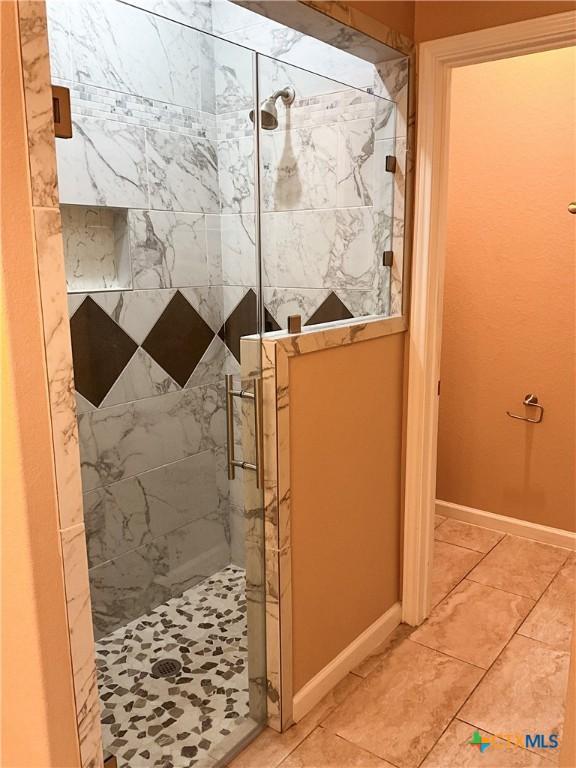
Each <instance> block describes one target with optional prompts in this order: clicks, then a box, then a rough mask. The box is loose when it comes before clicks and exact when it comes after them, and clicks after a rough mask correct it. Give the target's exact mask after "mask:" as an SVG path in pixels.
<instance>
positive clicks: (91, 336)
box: [70, 296, 138, 405]
mask: <svg viewBox="0 0 576 768" xmlns="http://www.w3.org/2000/svg"><path fill="white" fill-rule="evenodd" d="M70 334H71V337H72V358H73V361H74V383H75V387H76V390H77V391H78V392H79V393H80V394H81V395H82V396H83V397H85V398H86V399H87V400H89V401H90V402H91V403H92V405H100V403H101V402H102V400H103V399H104V398H105V397H106V395H107V394H108V392H109V390H110V388H111V387H112V385H113V384H114V382H115V381H116V379H117V378H118V376H119V375H120V374H121V373H122V371H123V370H124V368H125V367H126V365H127V364H128V361H129V360H130V358H131V357H132V355H133V354H134V352H135V351H136V350H137V348H138V344H136V342H135V341H134V340H133V339H131V338H130V336H128V334H127V333H126V332H125V331H123V330H122V328H120V326H119V325H118V324H117V323H115V322H114V320H112V318H111V317H110V316H109V315H107V314H106V312H104V310H103V309H101V308H100V307H99V306H98V304H96V302H95V301H94V300H93V299H92V298H91V297H90V296H87V297H86V298H85V299H84V301H83V302H82V304H81V305H80V306H79V307H78V309H77V310H76V312H74V314H73V315H72V317H71V319H70Z"/></svg>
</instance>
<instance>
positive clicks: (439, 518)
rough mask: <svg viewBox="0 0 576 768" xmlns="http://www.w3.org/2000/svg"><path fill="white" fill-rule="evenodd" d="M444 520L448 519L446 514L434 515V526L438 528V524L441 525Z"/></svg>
mask: <svg viewBox="0 0 576 768" xmlns="http://www.w3.org/2000/svg"><path fill="white" fill-rule="evenodd" d="M444 520H446V518H445V517H444V515H434V527H435V528H438V526H439V525H441V523H443V522H444Z"/></svg>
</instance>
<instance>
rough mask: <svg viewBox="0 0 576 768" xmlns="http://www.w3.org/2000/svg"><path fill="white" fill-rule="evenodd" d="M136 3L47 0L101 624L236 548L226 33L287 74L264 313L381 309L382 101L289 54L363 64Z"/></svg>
mask: <svg viewBox="0 0 576 768" xmlns="http://www.w3.org/2000/svg"><path fill="white" fill-rule="evenodd" d="M134 5H136V3H135V4H134ZM137 5H138V6H139V7H133V6H132V5H127V4H124V3H120V2H117V1H116V0H106V1H105V2H101V1H100V0H79V1H78V2H75V3H69V2H66V0H48V23H49V37H50V56H51V66H52V75H53V81H54V82H59V83H61V84H63V85H66V86H67V87H69V88H70V90H71V96H72V114H73V122H74V137H73V139H71V140H65V141H58V142H57V153H58V175H59V189H60V200H61V203H62V204H63V207H62V213H63V222H64V238H65V258H66V265H67V276H68V287H69V291H70V293H69V306H70V315H71V329H72V340H73V352H74V366H75V378H76V387H77V391H78V392H77V400H78V412H79V433H80V447H81V458H82V472H83V484H84V492H85V510H84V512H85V522H86V530H87V536H88V552H89V564H90V578H91V590H92V602H93V610H94V624H95V627H96V630H97V633H98V634H99V635H102V634H106V633H108V632H110V631H112V630H114V629H115V628H116V627H118V626H121V625H123V624H125V623H126V622H128V621H130V620H131V619H133V618H135V617H136V616H139V615H141V614H144V613H146V612H147V611H149V610H150V609H151V608H153V607H154V606H156V605H158V604H159V603H162V602H164V601H165V600H166V599H167V598H169V597H170V596H173V595H174V594H179V593H180V592H181V591H182V590H183V589H186V588H188V587H189V586H191V585H192V584H194V583H195V582H197V581H199V580H201V579H203V578H204V577H206V576H208V575H210V574H211V573H213V572H215V571H217V570H219V569H220V568H222V567H223V566H225V565H227V564H228V562H229V561H230V559H231V558H232V560H233V561H234V562H235V563H237V564H241V563H242V557H243V549H244V546H243V519H242V506H243V505H242V496H241V484H240V482H238V481H235V482H233V483H229V481H228V479H227V477H226V472H225V437H226V436H225V418H224V398H223V391H222V382H223V375H224V373H226V372H231V373H238V371H239V366H238V357H239V337H240V336H241V335H243V334H246V333H250V332H252V331H253V330H254V327H253V324H254V318H255V307H256V299H255V294H254V292H253V288H254V286H255V285H256V282H257V281H256V254H255V233H254V219H255V215H254V211H255V194H254V174H253V163H254V141H253V134H252V130H253V129H252V124H251V123H250V121H249V119H248V111H249V109H250V108H251V107H252V102H253V88H254V84H253V56H252V53H251V51H250V50H247V49H245V48H239V47H237V46H236V45H232V44H231V42H237V43H241V44H243V45H246V46H248V47H249V48H252V49H256V50H259V51H260V52H262V53H265V54H269V55H272V56H279V57H280V58H282V59H283V60H282V61H273V60H271V59H267V60H263V61H262V66H261V70H260V88H261V91H262V95H267V94H268V92H271V91H272V90H275V89H276V88H278V87H282V86H284V85H286V84H292V85H293V86H294V87H295V90H296V93H297V99H296V101H295V103H294V104H293V105H292V107H291V109H290V111H289V113H284V111H283V107H281V106H280V108H279V112H280V119H281V123H280V125H279V128H278V130H277V131H275V132H272V133H265V134H264V135H263V137H262V158H263V169H264V171H263V179H262V189H261V199H262V206H263V208H262V210H263V213H262V219H263V221H262V234H263V243H262V245H263V264H264V275H263V280H264V286H265V289H264V300H265V303H266V308H267V318H266V319H267V327H268V328H269V329H276V328H278V327H279V326H285V325H286V318H287V316H288V315H289V314H292V313H294V312H300V313H301V314H302V315H303V319H304V321H305V322H308V321H309V322H324V321H326V320H334V319H341V318H345V317H351V316H353V315H361V314H362V315H363V314H372V313H378V314H386V313H387V312H388V310H389V305H388V297H389V277H388V270H387V269H385V268H382V267H381V266H380V259H381V251H382V250H383V249H385V248H386V247H388V243H389V242H390V236H391V230H392V226H391V221H392V219H391V216H392V195H393V189H392V182H393V178H392V177H391V176H389V175H386V174H385V173H384V171H383V169H382V166H383V158H384V155H385V154H390V153H392V150H393V148H394V141H395V139H394V136H395V121H396V108H395V105H394V103H393V101H392V100H391V99H389V100H382V99H378V98H376V97H374V96H372V95H370V94H369V93H366V92H364V93H362V92H360V91H358V90H356V89H354V88H350V87H347V86H343V85H340V84H337V83H335V82H333V81H331V80H328V79H326V77H322V76H319V75H315V74H312V73H310V72H306V71H304V70H301V69H298V68H297V67H295V66H293V64H292V63H291V62H292V61H294V62H296V61H301V60H302V58H303V57H305V56H306V57H308V60H311V61H313V62H314V65H315V67H317V66H318V67H319V69H320V70H321V71H322V73H323V74H324V75H330V76H332V77H341V78H342V79H345V80H346V82H350V83H353V84H355V85H357V86H360V85H369V84H372V85H374V75H375V70H374V67H373V66H372V65H371V64H367V63H366V62H360V61H359V60H358V59H355V57H353V56H350V55H349V54H346V53H345V52H342V51H338V50H337V49H335V48H333V47H331V46H328V45H326V44H324V43H321V42H319V41H316V40H312V39H311V38H307V37H306V36H305V35H302V34H301V33H299V32H294V31H293V30H288V29H287V28H285V27H282V25H278V24H276V22H272V21H271V20H269V19H264V18H262V17H256V16H255V15H254V14H253V13H251V12H249V11H247V10H246V9H243V8H239V7H237V6H234V5H233V4H232V3H228V2H224V0H216V2H212V4H211V3H209V2H203V1H202V0H200V1H198V2H194V3H191V2H180V1H179V0H139V2H138V3H137ZM147 11H152V12H153V13H149V12H147ZM153 14H160V15H161V16H165V17H166V18H161V16H157V15H153ZM255 18H256V19H257V23H254V19H255ZM175 22H183V23H184V24H188V25H191V26H192V27H197V29H193V28H191V26H183V25H182V24H180V23H175ZM202 29H205V30H207V31H212V32H216V33H217V34H218V35H220V36H221V37H226V38H227V40H228V41H230V42H228V41H226V40H219V39H217V38H215V37H210V36H207V35H204V34H202V32H201V31H198V30H202ZM315 46H316V47H315ZM311 57H312V58H311ZM352 64H353V66H352ZM385 74H386V77H385V78H384V77H383V78H382V79H379V78H378V77H377V78H376V86H377V90H378V92H379V93H381V94H383V95H386V96H387V97H393V98H394V99H396V98H397V96H398V94H397V93H395V92H393V91H392V90H390V92H389V91H388V90H387V88H388V84H389V83H393V85H394V87H397V86H398V82H399V81H400V80H401V78H399V76H398V74H397V73H396V70H395V69H394V67H390V66H388V67H387V69H386V73H385ZM378 83H380V87H379V88H378ZM285 114H288V115H289V121H288V122H287V120H286V117H285ZM191 350H192V352H191ZM183 361H184V362H183ZM236 433H237V435H240V429H237V431H236ZM238 450H240V446H238V447H237V451H238Z"/></svg>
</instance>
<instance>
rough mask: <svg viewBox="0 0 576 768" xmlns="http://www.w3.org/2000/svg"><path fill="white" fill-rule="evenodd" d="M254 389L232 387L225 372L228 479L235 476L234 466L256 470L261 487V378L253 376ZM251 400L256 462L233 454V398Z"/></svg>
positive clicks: (232, 378) (258, 485) (257, 480)
mask: <svg viewBox="0 0 576 768" xmlns="http://www.w3.org/2000/svg"><path fill="white" fill-rule="evenodd" d="M253 382H254V391H253V392H249V391H248V390H246V389H234V376H232V374H226V431H227V435H226V442H227V445H226V451H227V456H228V479H229V480H234V478H235V477H236V467H238V468H239V469H251V470H252V471H253V472H256V487H257V488H262V485H263V469H264V466H263V464H262V380H261V379H259V378H254V379H253ZM235 397H239V398H240V399H242V400H252V401H253V402H254V431H255V435H254V437H255V441H256V445H255V451H256V463H255V464H251V463H250V462H249V461H240V460H239V459H236V457H235V455H234V398H235Z"/></svg>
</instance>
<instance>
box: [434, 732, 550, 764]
mask: <svg viewBox="0 0 576 768" xmlns="http://www.w3.org/2000/svg"><path fill="white" fill-rule="evenodd" d="M474 731H475V729H474V728H473V727H472V726H470V725H468V723H463V722H461V721H460V720H454V721H453V722H452V723H451V724H450V726H449V727H448V728H447V730H446V731H445V733H444V734H443V735H442V738H441V739H440V741H439V742H438V744H436V746H435V747H434V749H433V750H432V752H430V754H429V755H428V757H427V758H426V760H424V762H423V763H422V766H421V768H550V762H549V761H548V760H546V759H545V758H543V757H540V756H539V755H536V754H534V752H529V751H528V750H526V749H522V747H517V746H515V745H514V744H510V743H509V742H506V741H503V740H502V739H496V738H495V737H494V736H492V734H489V733H486V731H482V730H478V733H479V734H480V736H481V737H482V741H490V742H491V745H490V746H489V747H488V748H487V749H485V750H484V752H480V748H479V747H477V746H475V745H474V744H471V743H470V742H471V740H472V737H473V735H474Z"/></svg>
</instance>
